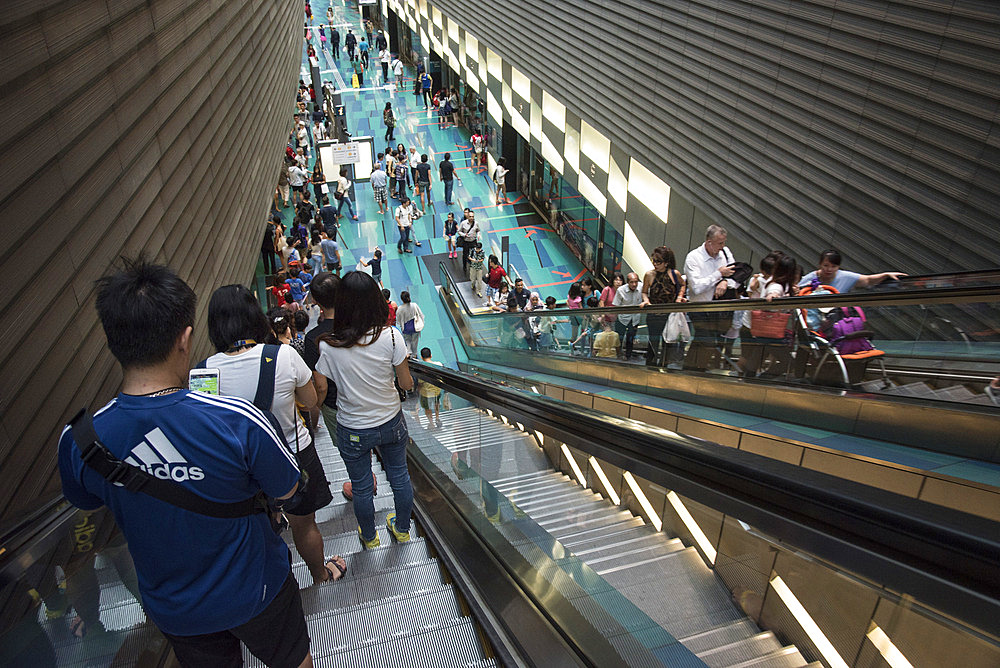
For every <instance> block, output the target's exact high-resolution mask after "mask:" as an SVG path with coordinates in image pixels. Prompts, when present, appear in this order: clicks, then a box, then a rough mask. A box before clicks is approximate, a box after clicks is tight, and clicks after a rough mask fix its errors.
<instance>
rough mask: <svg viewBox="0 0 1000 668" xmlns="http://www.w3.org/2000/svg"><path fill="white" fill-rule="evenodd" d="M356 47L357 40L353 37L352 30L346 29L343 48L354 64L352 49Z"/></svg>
mask: <svg viewBox="0 0 1000 668" xmlns="http://www.w3.org/2000/svg"><path fill="white" fill-rule="evenodd" d="M357 45H358V38H357V37H355V36H354V29H353V28H348V29H347V36H346V37H344V48H345V49H347V55H348V57H349V58H350V59H351V62H352V63H353V62H354V59H355V53H354V49H355V47H356V46H357Z"/></svg>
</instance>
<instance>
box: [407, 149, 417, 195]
mask: <svg viewBox="0 0 1000 668" xmlns="http://www.w3.org/2000/svg"><path fill="white" fill-rule="evenodd" d="M407 157H408V159H409V163H410V176H411V177H412V178H410V190H413V184H414V183H416V182H417V165H419V164H420V154H419V153H417V149H416V147H414V146H411V147H410V155H409V156H407Z"/></svg>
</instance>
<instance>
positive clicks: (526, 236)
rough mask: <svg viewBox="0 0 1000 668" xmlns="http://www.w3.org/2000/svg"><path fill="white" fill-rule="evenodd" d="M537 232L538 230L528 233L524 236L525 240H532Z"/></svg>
mask: <svg viewBox="0 0 1000 668" xmlns="http://www.w3.org/2000/svg"><path fill="white" fill-rule="evenodd" d="M537 231H538V230H528V233H527V234H525V235H524V238H525V239H530V238H531V235H532V234H534V233H535V232H537Z"/></svg>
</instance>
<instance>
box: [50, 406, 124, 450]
mask: <svg viewBox="0 0 1000 668" xmlns="http://www.w3.org/2000/svg"><path fill="white" fill-rule="evenodd" d="M117 401H118V397H115V398H114V399H112V400H111V401H109V402H108V403H106V404H104V407H103V408H101V409H100V410H98V411H97V412H96V413H94V417H97V416H98V415H100V414H101V413H103V412H104V411H106V410H108V409H109V408H111V407H112V406H114V405H115V402H117ZM67 431H69V425H66V426H65V427H63V430H62V432H61V433H60V434H59V440H60V441H61V440H62V438H63V436H65V435H66V432H67Z"/></svg>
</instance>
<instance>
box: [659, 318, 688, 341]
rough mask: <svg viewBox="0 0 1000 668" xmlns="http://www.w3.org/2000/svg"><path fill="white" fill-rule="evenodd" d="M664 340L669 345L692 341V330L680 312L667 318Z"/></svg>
mask: <svg viewBox="0 0 1000 668" xmlns="http://www.w3.org/2000/svg"><path fill="white" fill-rule="evenodd" d="M663 340H664V341H666V342H667V343H674V342H675V341H690V340H691V328H690V327H688V321H687V316H686V315H685V314H683V313H680V312H677V313H671V314H670V317H668V318H667V326H666V327H664V328H663Z"/></svg>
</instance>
